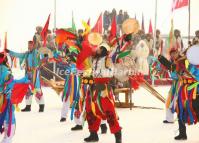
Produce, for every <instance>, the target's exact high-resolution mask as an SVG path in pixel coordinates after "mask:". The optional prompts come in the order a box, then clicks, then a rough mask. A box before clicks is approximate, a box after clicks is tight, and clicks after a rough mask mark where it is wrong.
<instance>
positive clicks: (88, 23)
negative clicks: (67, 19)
mask: <svg viewBox="0 0 199 143" xmlns="http://www.w3.org/2000/svg"><path fill="white" fill-rule="evenodd" d="M90 21H91V19H90V18H89V19H88V21H87V25H88V26H90Z"/></svg>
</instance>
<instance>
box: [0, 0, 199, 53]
mask: <svg viewBox="0 0 199 143" xmlns="http://www.w3.org/2000/svg"><path fill="white" fill-rule="evenodd" d="M54 1H55V0H0V39H2V40H1V41H2V42H1V45H3V39H4V33H5V32H8V49H12V50H16V51H25V50H27V41H28V40H31V39H32V37H33V35H34V32H35V27H36V26H37V25H42V26H43V25H44V24H45V22H46V20H47V17H48V15H49V14H51V21H50V28H51V29H52V28H53V27H54ZM56 1H57V5H56V27H58V28H60V27H62V28H64V27H70V26H71V21H72V20H71V19H72V11H73V13H74V20H75V23H76V26H77V27H78V28H82V25H81V21H82V20H85V21H87V20H88V19H89V18H90V19H91V26H92V25H94V23H95V22H96V20H97V18H98V16H99V15H100V13H101V12H103V11H104V10H109V11H111V10H112V9H113V8H116V10H117V11H119V10H120V9H122V10H123V11H128V13H129V15H130V16H131V17H135V15H136V17H137V19H138V20H139V21H140V22H141V17H142V13H143V15H144V21H145V30H146V31H148V27H149V20H150V19H152V24H154V17H155V0H56ZM157 1H158V9H157V13H158V14H157V15H158V16H157V28H158V29H160V30H161V32H162V33H163V34H168V33H169V30H170V19H171V18H172V17H173V18H174V28H178V29H180V30H181V31H182V35H183V36H187V33H188V32H187V31H188V8H187V7H185V8H182V9H179V10H176V11H174V13H172V12H171V4H172V0H157ZM198 13H199V0H191V34H192V35H193V34H194V31H195V30H197V29H199V20H197V19H199V15H198Z"/></svg>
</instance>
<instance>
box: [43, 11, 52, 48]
mask: <svg viewBox="0 0 199 143" xmlns="http://www.w3.org/2000/svg"><path fill="white" fill-rule="evenodd" d="M49 22H50V14H49V16H48V19H47V21H46V24H45V26H44V28H43V29H42V32H41V37H42V40H43V41H44V44H43V46H44V47H46V38H47V35H48V26H49Z"/></svg>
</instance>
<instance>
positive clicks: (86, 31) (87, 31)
mask: <svg viewBox="0 0 199 143" xmlns="http://www.w3.org/2000/svg"><path fill="white" fill-rule="evenodd" d="M82 25H83V27H84V28H85V30H84V33H83V35H84V36H85V35H87V34H88V33H89V32H90V30H91V27H90V18H89V19H88V21H87V23H86V22H85V21H83V20H82Z"/></svg>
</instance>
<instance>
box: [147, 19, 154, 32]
mask: <svg viewBox="0 0 199 143" xmlns="http://www.w3.org/2000/svg"><path fill="white" fill-rule="evenodd" d="M148 33H151V34H153V26H152V22H151V19H150V23H149V32H148Z"/></svg>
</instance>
